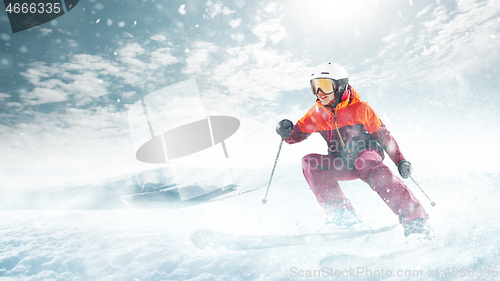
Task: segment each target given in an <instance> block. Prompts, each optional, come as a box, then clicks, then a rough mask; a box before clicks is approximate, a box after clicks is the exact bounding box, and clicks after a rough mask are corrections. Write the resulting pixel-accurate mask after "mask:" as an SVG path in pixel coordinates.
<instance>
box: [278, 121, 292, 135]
mask: <svg viewBox="0 0 500 281" xmlns="http://www.w3.org/2000/svg"><path fill="white" fill-rule="evenodd" d="M292 129H293V123H292V121H290V120H288V119H283V120H281V121H280V122H279V123H278V125H276V133H278V135H280V136H281V137H282V138H284V139H287V138H289V137H290V136H291V135H292Z"/></svg>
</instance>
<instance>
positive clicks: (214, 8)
mask: <svg viewBox="0 0 500 281" xmlns="http://www.w3.org/2000/svg"><path fill="white" fill-rule="evenodd" d="M207 6H208V7H207V8H206V9H205V14H204V15H203V18H205V19H206V18H211V19H213V18H215V16H217V15H218V14H220V13H221V12H222V3H215V4H214V3H212V1H207Z"/></svg>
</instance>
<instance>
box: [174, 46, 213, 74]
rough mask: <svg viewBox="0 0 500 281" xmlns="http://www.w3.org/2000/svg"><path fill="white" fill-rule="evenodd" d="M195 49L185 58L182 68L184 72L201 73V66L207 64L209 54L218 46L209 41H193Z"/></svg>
mask: <svg viewBox="0 0 500 281" xmlns="http://www.w3.org/2000/svg"><path fill="white" fill-rule="evenodd" d="M194 45H195V50H194V51H193V52H192V53H191V54H190V55H189V56H188V57H187V58H186V65H185V67H184V69H183V70H182V72H183V73H185V74H195V73H203V71H202V68H203V66H206V65H207V62H208V59H209V55H210V54H211V53H214V52H216V51H217V50H218V49H219V48H218V47H217V46H215V45H214V44H213V43H211V42H203V41H198V42H195V44H194Z"/></svg>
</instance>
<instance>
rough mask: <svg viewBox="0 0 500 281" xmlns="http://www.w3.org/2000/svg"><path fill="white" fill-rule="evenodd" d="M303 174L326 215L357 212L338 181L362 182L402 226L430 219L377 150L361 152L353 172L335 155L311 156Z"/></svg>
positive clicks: (304, 160)
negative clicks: (394, 215)
mask: <svg viewBox="0 0 500 281" xmlns="http://www.w3.org/2000/svg"><path fill="white" fill-rule="evenodd" d="M302 171H303V172H304V176H305V178H306V180H307V182H308V183H309V186H310V187H311V190H312V191H313V193H314V195H315V196H316V200H317V201H318V203H319V204H320V205H321V207H323V208H324V209H325V212H326V214H327V215H328V214H329V213H330V212H332V211H333V210H338V209H350V210H354V208H353V207H352V205H351V202H350V201H349V199H347V198H346V197H345V196H344V193H343V192H342V190H341V189H340V186H339V183H338V182H339V181H347V180H355V179H361V180H363V181H364V182H366V183H368V185H370V187H371V188H372V189H373V190H374V191H375V192H377V193H378V195H379V196H380V197H381V198H382V200H384V202H385V203H386V204H387V206H389V208H391V210H392V211H393V212H394V214H396V215H397V216H398V217H399V222H400V223H401V224H403V225H404V224H406V223H407V222H409V221H411V220H414V219H417V218H428V217H429V216H428V215H427V213H426V212H425V210H424V208H423V207H422V205H421V204H420V202H419V201H418V200H417V199H416V198H415V197H414V196H413V194H412V193H411V191H410V190H409V189H408V188H407V187H406V185H404V183H403V181H402V180H401V179H400V178H399V177H397V176H396V175H394V174H393V173H392V171H391V170H390V169H389V167H387V166H386V165H385V164H384V163H383V162H382V156H381V155H380V154H379V153H378V152H377V151H376V150H374V149H365V150H362V151H360V152H359V153H358V155H357V157H356V159H355V160H354V167H353V168H352V169H348V167H346V166H345V164H344V162H343V161H342V160H341V159H340V158H335V157H334V156H333V155H320V154H309V155H306V156H305V157H304V158H302Z"/></svg>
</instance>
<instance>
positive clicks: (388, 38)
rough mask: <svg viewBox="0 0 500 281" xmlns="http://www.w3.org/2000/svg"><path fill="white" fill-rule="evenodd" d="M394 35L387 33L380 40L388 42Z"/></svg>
mask: <svg viewBox="0 0 500 281" xmlns="http://www.w3.org/2000/svg"><path fill="white" fill-rule="evenodd" d="M394 37H396V34H395V33H392V34H391V35H389V36H387V37H384V38H382V41H385V42H389V41H391V40H392V39H394Z"/></svg>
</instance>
